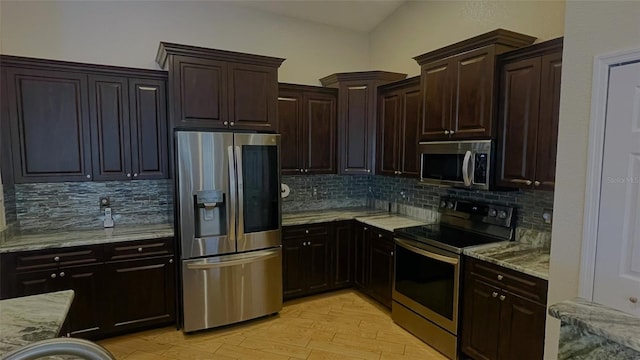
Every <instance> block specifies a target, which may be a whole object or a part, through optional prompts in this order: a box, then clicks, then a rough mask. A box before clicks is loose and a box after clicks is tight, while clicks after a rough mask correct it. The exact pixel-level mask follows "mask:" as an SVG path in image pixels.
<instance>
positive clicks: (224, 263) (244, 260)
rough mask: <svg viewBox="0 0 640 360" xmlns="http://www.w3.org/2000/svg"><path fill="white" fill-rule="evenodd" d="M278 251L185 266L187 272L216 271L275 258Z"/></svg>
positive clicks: (236, 256)
mask: <svg viewBox="0 0 640 360" xmlns="http://www.w3.org/2000/svg"><path fill="white" fill-rule="evenodd" d="M280 251H281V250H280V248H277V249H275V250H268V251H260V252H258V253H256V254H254V255H250V256H247V255H244V254H242V256H240V257H238V255H232V256H230V257H229V260H224V257H223V258H222V259H221V261H219V262H215V263H206V262H205V263H202V262H201V261H197V262H195V263H193V264H190V263H189V262H187V263H186V266H187V269H189V270H207V269H216V268H222V267H229V266H236V265H243V264H248V263H253V262H258V261H264V260H267V259H271V258H274V257H277V256H279V255H280Z"/></svg>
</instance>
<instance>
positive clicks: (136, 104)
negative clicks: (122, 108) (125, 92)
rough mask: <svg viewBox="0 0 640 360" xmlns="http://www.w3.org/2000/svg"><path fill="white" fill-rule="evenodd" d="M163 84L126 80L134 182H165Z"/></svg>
mask: <svg viewBox="0 0 640 360" xmlns="http://www.w3.org/2000/svg"><path fill="white" fill-rule="evenodd" d="M166 104H167V102H166V94H165V82H164V81H162V80H149V79H129V111H130V112H129V114H130V115H129V121H130V124H131V126H130V128H131V167H132V171H133V174H132V176H133V178H134V179H164V178H167V177H168V176H169V174H168V172H167V166H168V159H167V158H168V156H167V154H168V151H167V108H166V106H167V105H166Z"/></svg>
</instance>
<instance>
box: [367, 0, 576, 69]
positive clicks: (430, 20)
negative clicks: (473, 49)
mask: <svg viewBox="0 0 640 360" xmlns="http://www.w3.org/2000/svg"><path fill="white" fill-rule="evenodd" d="M563 26H564V1H489V0H480V1H475V0H472V1H407V2H406V3H405V4H404V5H402V6H401V7H399V8H398V10H396V12H395V13H393V14H392V15H391V16H390V17H388V18H387V19H385V21H384V22H382V23H381V24H380V25H378V27H376V29H375V30H374V31H373V32H372V33H371V39H370V41H371V66H372V68H375V69H383V70H389V71H397V72H404V73H408V74H409V75H410V76H413V75H419V73H420V68H419V67H418V64H417V63H416V62H415V60H413V57H414V56H417V55H420V54H424V53H426V52H429V51H431V50H435V49H438V48H441V47H443V46H446V45H450V44H453V43H455V42H458V41H462V40H464V39H468V38H470V37H473V36H475V35H480V34H482V33H485V32H488V31H491V30H495V29H497V28H503V29H507V30H512V31H516V32H521V33H524V34H527V35H531V36H535V37H537V38H538V39H539V40H549V39H553V38H556V37H560V36H562V34H563V30H564V28H563Z"/></svg>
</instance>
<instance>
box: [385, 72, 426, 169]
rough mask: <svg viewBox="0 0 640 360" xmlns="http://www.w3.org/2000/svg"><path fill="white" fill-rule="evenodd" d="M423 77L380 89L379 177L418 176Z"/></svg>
mask: <svg viewBox="0 0 640 360" xmlns="http://www.w3.org/2000/svg"><path fill="white" fill-rule="evenodd" d="M421 110H422V97H421V96H420V77H413V78H410V79H406V80H402V81H398V82H396V83H391V84H387V85H383V86H380V87H379V88H378V147H377V151H376V154H377V156H378V161H377V170H376V173H377V174H381V175H402V176H408V177H417V176H418V172H419V171H418V141H419V128H420V123H421V121H420V120H421V119H422V111H421Z"/></svg>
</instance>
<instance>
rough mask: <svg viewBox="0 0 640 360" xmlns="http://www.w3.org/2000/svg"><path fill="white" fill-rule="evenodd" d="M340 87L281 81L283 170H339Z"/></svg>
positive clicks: (318, 171) (279, 100) (289, 171)
mask: <svg viewBox="0 0 640 360" xmlns="http://www.w3.org/2000/svg"><path fill="white" fill-rule="evenodd" d="M337 99H338V91H337V90H336V89H329V88H321V87H317V86H305V85H294V84H280V91H279V96H278V117H279V124H280V126H279V127H280V134H281V150H280V152H281V163H282V173H283V174H288V175H294V174H335V173H336V170H337V169H336V103H337Z"/></svg>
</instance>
